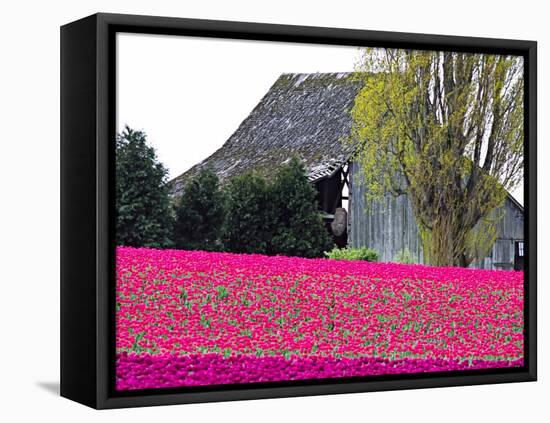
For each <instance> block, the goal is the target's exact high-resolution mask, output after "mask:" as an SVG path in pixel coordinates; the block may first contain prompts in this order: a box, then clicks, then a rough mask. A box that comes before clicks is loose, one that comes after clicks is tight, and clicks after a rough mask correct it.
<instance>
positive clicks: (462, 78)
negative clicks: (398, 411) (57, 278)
mask: <svg viewBox="0 0 550 423" xmlns="http://www.w3.org/2000/svg"><path fill="white" fill-rule="evenodd" d="M61 194H62V198H61V224H62V225H61V226H62V230H61V394H62V395H63V396H65V397H67V398H70V399H72V400H75V401H78V402H81V403H83V404H86V405H89V406H91V407H95V408H116V407H129V406H144V405H157V404H174V403H189V402H206V401H222V400H238V399H253V398H270V397H284V396H299V395H316V394H331V393H346V392H365V391H375V390H396V389H409V388H425V387H438V386H456V385H472V384H482V383H500V382H520V381H533V380H536V43H535V42H532V41H518V40H497V39H485V38H468V37H452V36H436V35H421V34H405V33H390V32H373V31H359V30H344V29H334V28H314V27H298V26H281V25H267V24H253V23H239V22H219V21H205V20H190V19H179V18H162V17H150V16H130V15H113V14H96V15H93V16H90V17H87V18H84V19H82V20H79V21H76V22H73V23H70V24H67V25H65V26H63V27H62V28H61Z"/></svg>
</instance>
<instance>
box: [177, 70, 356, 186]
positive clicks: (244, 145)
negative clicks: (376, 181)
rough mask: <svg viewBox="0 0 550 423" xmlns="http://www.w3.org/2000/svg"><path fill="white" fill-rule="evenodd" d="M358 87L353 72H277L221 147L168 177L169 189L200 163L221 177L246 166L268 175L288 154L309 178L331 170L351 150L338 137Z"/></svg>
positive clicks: (347, 122)
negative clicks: (266, 89) (175, 175)
mask: <svg viewBox="0 0 550 423" xmlns="http://www.w3.org/2000/svg"><path fill="white" fill-rule="evenodd" d="M359 88H360V82H358V80H357V79H354V78H353V73H312V74H283V75H281V76H280V77H279V78H278V79H277V81H276V82H275V83H274V84H273V86H272V87H271V88H270V90H269V91H268V92H267V94H266V95H265V96H264V97H263V98H262V100H261V101H260V103H259V104H258V105H257V106H256V107H255V108H254V110H252V112H251V113H250V115H249V116H248V117H247V118H246V119H245V120H244V121H243V122H242V123H241V124H240V126H239V127H238V129H237V130H236V131H235V132H234V133H233V135H231V137H229V139H228V140H227V141H226V142H225V144H224V145H223V146H222V147H221V148H220V149H219V150H217V151H216V152H214V153H213V154H212V155H211V156H210V157H208V158H206V159H205V160H203V161H202V162H200V163H198V164H196V165H195V166H193V167H192V168H191V169H189V170H188V171H187V172H185V173H183V174H182V175H180V176H178V177H176V178H174V179H173V180H172V181H171V182H170V188H171V192H172V194H173V195H179V194H180V193H181V191H182V190H183V186H184V185H185V181H186V180H187V179H188V178H190V177H192V176H193V175H195V174H196V173H197V172H198V171H199V170H200V169H201V168H204V167H208V168H210V169H211V170H213V171H214V172H215V173H216V174H217V175H218V177H219V178H220V180H222V181H225V180H227V179H229V178H231V177H233V176H236V175H239V174H242V173H245V172H247V171H254V172H256V173H258V174H260V175H264V176H270V175H272V174H273V173H274V171H275V170H276V168H277V167H278V166H280V165H281V164H283V163H285V162H286V161H287V160H289V158H290V157H292V156H298V157H299V158H300V159H301V160H302V161H303V162H304V165H305V166H306V170H307V173H308V178H309V179H310V180H311V181H316V180H319V179H322V178H324V177H327V176H329V175H331V174H332V173H333V172H334V171H336V170H337V169H339V168H340V167H341V166H342V164H344V163H345V162H346V161H347V160H348V159H349V157H350V156H351V153H352V150H351V149H350V148H349V147H347V146H345V145H344V144H343V143H342V142H341V139H342V138H343V137H345V136H347V135H348V134H349V131H350V129H351V124H352V121H351V117H350V114H349V111H350V110H351V108H352V107H353V103H354V100H355V96H356V95H357V92H358V90H359Z"/></svg>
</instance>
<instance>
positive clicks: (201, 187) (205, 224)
mask: <svg viewBox="0 0 550 423" xmlns="http://www.w3.org/2000/svg"><path fill="white" fill-rule="evenodd" d="M175 213H176V222H175V225H174V242H175V244H176V247H177V248H181V249H185V250H205V251H221V250H223V242H222V239H223V233H222V230H223V227H224V222H225V213H226V204H225V196H224V193H223V192H222V190H221V189H220V185H219V180H218V177H217V175H216V174H215V173H214V172H212V171H211V170H209V169H203V170H201V171H200V172H199V173H198V174H197V175H196V176H195V177H193V178H192V179H190V180H189V181H188V182H187V184H186V185H185V188H184V190H183V194H182V196H181V197H180V198H179V200H178V201H177V203H176V210H175Z"/></svg>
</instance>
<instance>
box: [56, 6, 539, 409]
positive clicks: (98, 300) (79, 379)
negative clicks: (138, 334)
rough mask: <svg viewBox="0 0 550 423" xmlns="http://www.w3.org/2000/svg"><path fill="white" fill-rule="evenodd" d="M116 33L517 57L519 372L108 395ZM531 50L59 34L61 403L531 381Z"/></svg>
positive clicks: (143, 29)
mask: <svg viewBox="0 0 550 423" xmlns="http://www.w3.org/2000/svg"><path fill="white" fill-rule="evenodd" d="M118 32H126V33H142V34H166V35H186V36H201V37H215V38H231V39H241V40H262V41H278V42H300V43H313V44H333V45H344V46H377V47H401V48H410V49H430V50H434V49H435V50H452V51H467V52H482V53H500V54H514V55H522V56H523V57H524V59H525V61H524V63H525V87H526V89H525V118H524V119H525V122H524V123H525V125H524V127H525V131H526V134H525V135H526V140H527V141H526V143H525V178H524V184H525V187H524V193H525V194H524V195H525V200H524V203H525V207H526V214H525V246H524V251H525V291H524V298H525V300H524V301H525V303H524V310H525V325H524V340H525V343H524V345H525V356H524V358H525V365H524V367H522V368H509V369H494V370H483V371H481V370H480V371H474V370H472V371H461V372H442V373H437V374H435V373H425V374H411V375H395V376H379V377H369V378H363V380H360V381H358V380H357V379H349V380H343V379H342V380H338V381H334V380H318V381H315V382H280V383H279V382H277V383H269V384H251V385H250V386H244V385H236V386H224V387H219V386H217V387H216V386H214V387H202V388H192V389H166V390H164V389H163V390H154V391H138V392H123V393H120V392H118V393H117V392H115V391H114V389H113V381H114V376H113V374H114V373H113V372H114V358H113V356H114V238H113V228H114V225H113V210H114V199H113V181H114V169H113V163H114V143H113V142H112V141H113V140H114V137H115V133H116V126H115V113H116V110H115V109H116V103H115V100H116V98H115V95H116V87H115V82H116V81H115V65H116V52H115V46H116V44H115V36H116V34H117V33H118ZM536 84H537V44H536V42H534V41H518V40H504V39H488V38H471V37H456V36H442V35H427V34H410V33H398V32H380V31H366V30H351V29H336V28H318V27H305V26H287V25H272V24H260V23H242V22H224V21H211V20H196V19H180V18H167V17H154V16H135V15H120V14H104V13H99V14H95V15H92V16H89V17H86V18H83V19H81V20H78V21H75V22H72V23H69V24H67V25H65V26H63V27H61V395H62V396H63V397H66V398H69V399H71V400H74V401H77V402H80V403H82V404H85V405H88V406H90V407H94V408H97V409H103V408H118V407H132V406H150V405H164V404H182V403H197V402H209V401H230V400H242V399H257V398H278V397H291V396H303V395H322V394H340V393H351V392H368V391H382V390H400V389H412V388H430V387H443V386H458V385H477V384H489V383H504V382H523V381H534V380H536V377H537V343H536V335H537V313H536V297H537V249H536V246H537V230H536V228H537V198H536V196H537V194H536V193H537V190H536V183H537V179H536V175H537V163H536V157H537V156H536V154H537V153H536V151H537V142H536V140H537V97H536V96H537V88H536Z"/></svg>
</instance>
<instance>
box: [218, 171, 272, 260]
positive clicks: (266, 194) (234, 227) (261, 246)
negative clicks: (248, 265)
mask: <svg viewBox="0 0 550 423" xmlns="http://www.w3.org/2000/svg"><path fill="white" fill-rule="evenodd" d="M270 194H271V191H270V189H269V186H268V184H267V183H266V180H265V179H263V178H260V177H259V176H255V175H253V174H245V175H242V176H238V177H235V178H233V179H232V180H231V181H230V182H229V185H228V186H227V188H226V196H227V219H226V227H225V228H226V229H225V245H226V248H227V250H228V251H231V252H235V253H257V254H267V253H268V252H269V251H270V248H269V247H270V241H271V237H272V232H273V226H274V210H273V208H272V207H270V204H271V199H270Z"/></svg>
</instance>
